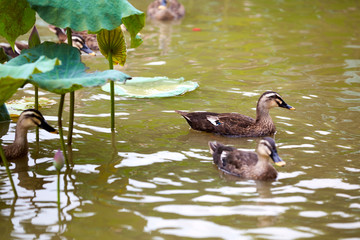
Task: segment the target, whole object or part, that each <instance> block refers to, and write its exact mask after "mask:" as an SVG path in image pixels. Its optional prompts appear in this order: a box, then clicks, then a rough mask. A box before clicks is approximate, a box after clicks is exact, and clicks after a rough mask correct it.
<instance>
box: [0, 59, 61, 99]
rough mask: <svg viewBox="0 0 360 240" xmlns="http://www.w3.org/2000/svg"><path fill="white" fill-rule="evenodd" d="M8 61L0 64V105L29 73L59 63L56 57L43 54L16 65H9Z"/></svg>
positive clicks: (47, 69)
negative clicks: (51, 57)
mask: <svg viewBox="0 0 360 240" xmlns="http://www.w3.org/2000/svg"><path fill="white" fill-rule="evenodd" d="M14 59H15V58H14ZM14 59H12V60H14ZM10 62H11V61H9V62H8V63H6V64H1V65H0V105H1V104H3V103H4V102H5V101H6V100H8V99H9V98H10V97H11V96H12V95H13V94H14V93H15V92H16V91H17V89H18V88H19V87H21V86H23V85H24V84H25V82H26V80H27V79H29V78H30V76H31V74H33V73H39V72H46V71H50V70H52V69H53V68H54V66H55V65H56V64H59V61H58V59H49V58H46V57H45V56H40V57H39V58H38V59H37V60H36V61H35V62H32V63H27V62H25V63H22V64H19V65H18V66H14V65H11V63H10Z"/></svg>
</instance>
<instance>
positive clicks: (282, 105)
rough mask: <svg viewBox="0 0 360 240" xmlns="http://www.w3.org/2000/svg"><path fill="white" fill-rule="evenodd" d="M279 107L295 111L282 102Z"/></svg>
mask: <svg viewBox="0 0 360 240" xmlns="http://www.w3.org/2000/svg"><path fill="white" fill-rule="evenodd" d="M279 107H282V108H287V109H289V110H295V108H294V107H292V106H290V105H289V104H287V103H286V102H285V101H282V103H281V104H279Z"/></svg>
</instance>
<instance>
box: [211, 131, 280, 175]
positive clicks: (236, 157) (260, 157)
mask: <svg viewBox="0 0 360 240" xmlns="http://www.w3.org/2000/svg"><path fill="white" fill-rule="evenodd" d="M209 148H210V153H211V154H212V155H213V160H214V163H215V164H216V165H217V166H218V168H219V169H220V170H222V171H224V172H225V173H227V174H230V175H233V176H237V177H240V178H245V179H253V180H275V179H276V178H277V171H276V169H275V168H274V167H273V166H272V165H271V163H270V158H271V159H272V160H273V161H274V163H275V164H276V165H277V166H281V167H283V166H285V162H284V161H283V160H282V159H281V158H280V157H279V155H278V153H277V150H276V146H275V141H274V140H273V139H272V138H270V137H265V138H264V139H262V140H261V141H260V143H259V145H258V147H257V149H256V153H254V152H247V151H240V150H238V149H236V148H234V147H230V146H225V145H223V144H221V143H218V142H209Z"/></svg>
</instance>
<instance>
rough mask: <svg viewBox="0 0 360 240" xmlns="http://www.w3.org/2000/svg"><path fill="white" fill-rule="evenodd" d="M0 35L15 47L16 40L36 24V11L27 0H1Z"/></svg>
mask: <svg viewBox="0 0 360 240" xmlns="http://www.w3.org/2000/svg"><path fill="white" fill-rule="evenodd" d="M0 13H1V14H0V35H1V36H4V37H5V38H6V40H7V41H8V42H9V43H10V45H11V47H14V44H15V40H16V38H18V37H19V36H20V35H23V34H25V33H27V32H28V31H29V30H30V29H31V27H32V26H33V25H34V24H35V11H34V10H33V9H31V8H30V5H29V3H28V2H27V1H26V0H16V1H14V0H0Z"/></svg>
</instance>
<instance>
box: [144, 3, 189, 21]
mask: <svg viewBox="0 0 360 240" xmlns="http://www.w3.org/2000/svg"><path fill="white" fill-rule="evenodd" d="M184 15H185V8H184V6H183V5H182V4H181V3H179V2H178V1H177V0H155V1H154V2H152V3H150V5H149V7H148V9H147V16H148V17H149V18H150V19H154V20H158V21H171V20H178V19H181V18H183V17H184Z"/></svg>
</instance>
